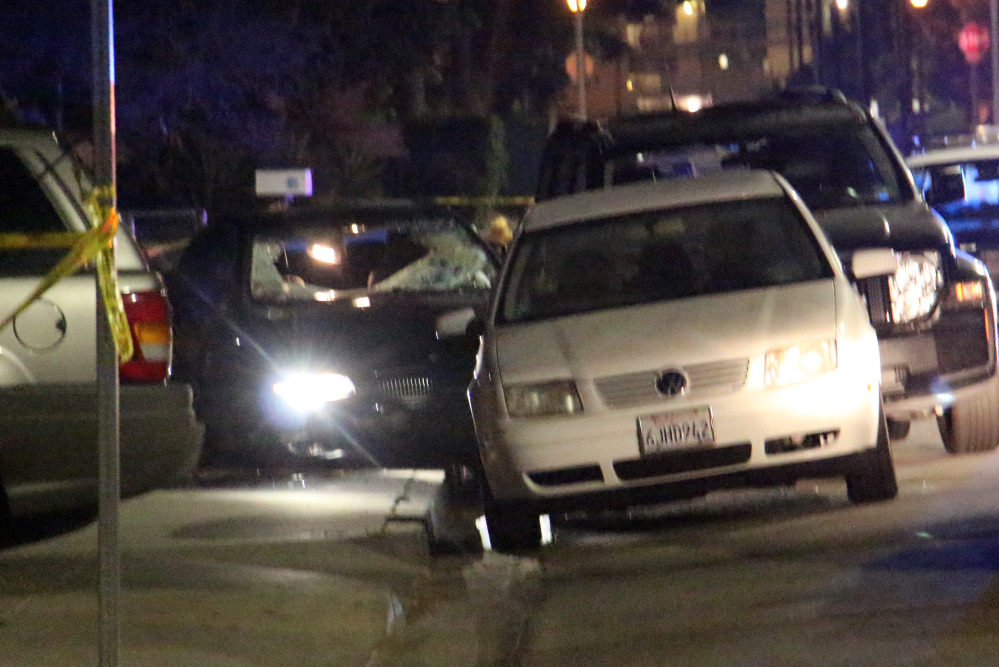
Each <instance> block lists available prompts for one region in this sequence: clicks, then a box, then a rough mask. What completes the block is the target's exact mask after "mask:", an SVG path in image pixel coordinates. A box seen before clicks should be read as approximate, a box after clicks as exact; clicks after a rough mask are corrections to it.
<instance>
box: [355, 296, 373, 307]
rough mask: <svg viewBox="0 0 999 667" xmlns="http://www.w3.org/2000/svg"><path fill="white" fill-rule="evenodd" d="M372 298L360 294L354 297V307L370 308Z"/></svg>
mask: <svg viewBox="0 0 999 667" xmlns="http://www.w3.org/2000/svg"><path fill="white" fill-rule="evenodd" d="M370 307H371V299H370V298H368V297H366V296H359V297H357V298H356V299H354V308H370Z"/></svg>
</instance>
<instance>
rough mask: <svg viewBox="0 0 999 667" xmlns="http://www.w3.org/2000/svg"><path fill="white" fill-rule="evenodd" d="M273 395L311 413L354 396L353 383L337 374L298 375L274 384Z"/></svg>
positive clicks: (297, 408)
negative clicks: (327, 404) (328, 404)
mask: <svg viewBox="0 0 999 667" xmlns="http://www.w3.org/2000/svg"><path fill="white" fill-rule="evenodd" d="M273 389H274V393H275V394H277V395H278V396H280V397H281V398H283V399H284V400H285V401H286V402H287V403H288V404H289V405H290V406H291V407H293V408H295V409H296V410H301V411H303V412H311V411H314V410H318V409H320V408H322V407H323V405H324V404H326V403H332V402H335V401H342V400H343V399H345V398H349V397H350V396H353V395H354V391H355V390H354V383H353V382H351V381H350V378H349V377H347V376H346V375H340V374H339V373H322V374H319V375H316V374H312V373H299V374H295V375H289V376H287V377H286V378H285V379H284V380H282V381H281V382H276V383H275V384H274V387H273Z"/></svg>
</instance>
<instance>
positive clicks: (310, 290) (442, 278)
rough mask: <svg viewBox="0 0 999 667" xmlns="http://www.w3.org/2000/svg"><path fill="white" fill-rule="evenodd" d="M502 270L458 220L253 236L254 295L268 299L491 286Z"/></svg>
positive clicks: (353, 225)
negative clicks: (499, 269)
mask: <svg viewBox="0 0 999 667" xmlns="http://www.w3.org/2000/svg"><path fill="white" fill-rule="evenodd" d="M495 273H496V268H495V265H494V262H493V260H492V259H491V257H490V256H489V254H488V252H487V251H486V249H485V248H484V247H483V246H481V245H479V244H478V243H476V242H475V240H474V239H473V237H472V236H471V235H470V233H469V231H468V230H467V229H466V228H464V227H462V226H461V225H459V224H457V223H455V222H454V221H453V220H448V219H445V218H441V219H437V220H420V221H403V222H399V223H392V224H385V225H378V226H374V225H371V224H361V223H347V224H346V225H336V226H332V227H329V228H325V229H324V228H313V229H309V230H304V231H297V232H295V233H291V234H287V235H285V234H282V235H273V234H271V235H258V236H256V237H255V238H254V239H253V245H252V264H251V271H250V292H251V294H252V296H253V298H255V299H260V300H265V301H274V300H277V301H288V300H314V301H334V300H336V299H338V298H342V297H349V298H357V297H359V296H363V295H365V294H369V293H376V292H387V291H391V292H427V291H430V292H438V291H452V290H463V289H482V290H484V289H489V288H490V287H491V286H492V284H493V280H494V278H495Z"/></svg>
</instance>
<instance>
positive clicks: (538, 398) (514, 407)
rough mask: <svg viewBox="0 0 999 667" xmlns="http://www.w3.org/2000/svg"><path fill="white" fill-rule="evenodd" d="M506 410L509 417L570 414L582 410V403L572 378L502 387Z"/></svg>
mask: <svg viewBox="0 0 999 667" xmlns="http://www.w3.org/2000/svg"><path fill="white" fill-rule="evenodd" d="M503 393H504V395H505V396H506V411H507V412H508V413H509V414H510V416H511V417H542V416H545V415H571V414H575V413H577V412H582V411H583V404H582V402H580V400H579V392H578V391H576V383H575V382H573V381H572V380H556V381H554V382H544V383H539V384H520V385H513V386H510V387H504V388H503Z"/></svg>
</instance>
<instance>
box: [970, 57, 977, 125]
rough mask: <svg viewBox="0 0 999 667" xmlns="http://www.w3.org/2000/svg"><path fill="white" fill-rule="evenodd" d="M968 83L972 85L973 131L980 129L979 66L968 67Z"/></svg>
mask: <svg viewBox="0 0 999 667" xmlns="http://www.w3.org/2000/svg"><path fill="white" fill-rule="evenodd" d="M968 72H969V74H968V81H969V83H970V84H971V85H970V87H971V131H972V132H974V131H975V128H976V127H978V65H977V63H976V64H973V65H968Z"/></svg>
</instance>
